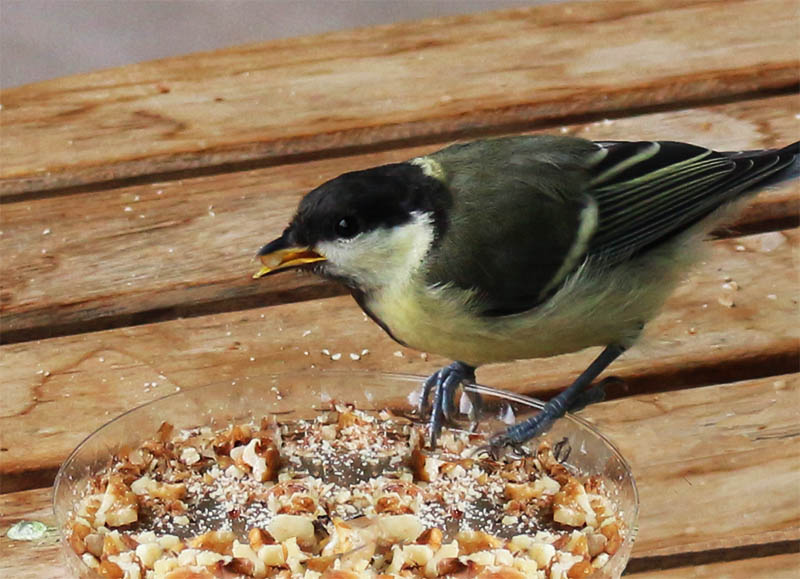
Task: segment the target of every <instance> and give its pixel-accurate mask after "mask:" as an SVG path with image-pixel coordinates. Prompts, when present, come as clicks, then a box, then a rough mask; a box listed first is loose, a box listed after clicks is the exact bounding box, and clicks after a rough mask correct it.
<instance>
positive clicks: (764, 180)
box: [723, 141, 800, 194]
mask: <svg viewBox="0 0 800 579" xmlns="http://www.w3.org/2000/svg"><path fill="white" fill-rule="evenodd" d="M723 154H724V155H725V156H727V157H728V158H730V159H732V160H734V161H736V164H737V165H740V164H742V163H744V164H745V165H748V167H747V170H746V175H747V177H746V179H744V180H743V181H742V182H740V184H739V185H740V187H739V188H737V189H738V192H739V193H740V194H744V193H748V192H751V191H756V190H761V189H764V188H767V187H773V186H775V185H779V184H780V183H784V182H786V181H791V180H792V179H797V178H798V177H800V141H797V142H795V143H792V144H791V145H788V146H786V147H783V148H782V149H761V150H758V151H738V152H735V153H734V152H728V153H723Z"/></svg>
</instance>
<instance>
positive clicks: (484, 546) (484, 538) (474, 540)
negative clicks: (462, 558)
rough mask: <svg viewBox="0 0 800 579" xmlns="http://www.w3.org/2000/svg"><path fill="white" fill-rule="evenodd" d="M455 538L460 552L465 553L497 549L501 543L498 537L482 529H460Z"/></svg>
mask: <svg viewBox="0 0 800 579" xmlns="http://www.w3.org/2000/svg"><path fill="white" fill-rule="evenodd" d="M456 540H457V541H458V545H459V547H460V549H461V552H462V553H464V554H467V555H469V554H471V553H475V552H477V551H488V550H491V549H499V548H500V546H501V545H502V542H501V541H500V539H498V538H497V537H493V536H492V535H489V534H488V533H484V532H483V531H461V532H460V533H459V534H458V535H457V536H456Z"/></svg>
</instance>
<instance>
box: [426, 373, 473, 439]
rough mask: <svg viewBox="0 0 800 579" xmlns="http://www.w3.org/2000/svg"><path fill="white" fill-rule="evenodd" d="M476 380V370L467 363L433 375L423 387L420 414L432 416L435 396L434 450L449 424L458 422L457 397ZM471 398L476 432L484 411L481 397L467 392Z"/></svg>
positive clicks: (432, 424) (432, 436)
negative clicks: (445, 425)
mask: <svg viewBox="0 0 800 579" xmlns="http://www.w3.org/2000/svg"><path fill="white" fill-rule="evenodd" d="M474 381H475V368H473V367H472V366H468V365H467V364H464V363H463V362H453V363H452V364H450V365H449V366H445V367H444V368H442V369H441V370H439V371H438V372H435V373H434V374H433V375H432V376H430V377H429V378H428V379H427V380H425V383H424V384H423V386H422V396H421V398H420V402H419V415H420V416H425V415H426V414H427V413H428V407H429V399H430V398H431V393H432V394H433V404H432V407H431V408H430V411H431V417H430V426H431V448H436V441H437V440H438V438H439V435H440V434H441V432H442V427H443V426H444V423H445V421H446V422H448V423H454V422H455V418H456V406H455V397H456V396H455V395H456V390H457V389H458V387H459V386H460V385H463V384H464V383H467V382H474ZM464 393H465V394H466V395H467V396H468V397H469V401H470V402H471V407H470V410H469V418H470V427H471V428H472V429H475V428H476V427H477V425H478V420H479V418H480V411H481V397H480V395H479V394H478V393H477V392H472V391H469V390H466V389H465V390H464Z"/></svg>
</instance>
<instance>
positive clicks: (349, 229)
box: [335, 217, 358, 239]
mask: <svg viewBox="0 0 800 579" xmlns="http://www.w3.org/2000/svg"><path fill="white" fill-rule="evenodd" d="M335 230H336V235H338V236H339V237H343V238H345V239H349V238H351V237H355V235H356V234H357V233H358V222H357V221H356V220H355V219H354V218H353V217H342V218H341V219H340V220H339V222H338V223H337V224H336V227H335Z"/></svg>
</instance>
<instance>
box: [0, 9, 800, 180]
mask: <svg viewBox="0 0 800 579" xmlns="http://www.w3.org/2000/svg"><path fill="white" fill-rule="evenodd" d="M720 14H724V18H721V17H720ZM797 15H798V7H797V3H795V2H792V1H791V0H736V1H731V0H710V1H705V2H694V1H692V0H681V1H676V0H647V1H643V2H626V1H624V0H614V1H610V2H596V3H583V2H579V3H572V4H556V5H545V6H538V7H528V8H521V9H516V10H508V11H502V12H495V13H485V14H475V15H469V16H456V17H448V18H442V19H438V20H429V21H423V22H413V23H403V24H396V25H391V26H383V27H377V28H370V29H364V30H352V31H345V32H337V33H331V34H326V35H322V36H316V37H310V38H297V39H288V40H279V41H274V42H269V43H264V44H257V45H250V46H242V47H236V48H231V49H227V50H221V51H217V52H213V53H207V54H194V55H190V56H185V57H178V58H170V59H165V60H160V61H154V62H148V63H143V64H137V65H132V66H127V67H123V68H118V69H111V70H106V71H100V72H94V73H90V74H84V75H78V76H73V77H69V78H62V79H56V80H51V81H47V82H42V83H37V84H32V85H27V86H23V87H18V88H13V89H9V90H6V91H4V92H3V93H2V94H1V95H0V102H1V103H2V110H0V124H2V127H3V139H2V141H1V142H0V154H2V156H3V164H2V169H0V175H2V182H0V191H2V192H3V193H14V192H25V191H38V190H43V189H53V188H59V187H67V186H74V185H80V184H86V183H93V182H98V181H109V180H118V179H120V178H125V177H131V176H136V175H143V174H159V173H164V172H169V171H178V170H184V169H191V168H198V167H209V166H212V167H213V166H223V165H225V164H231V163H237V162H243V161H251V160H254V159H256V160H261V161H262V162H274V161H276V160H280V159H286V158H291V157H293V156H294V157H296V156H298V155H331V154H341V153H342V152H346V151H352V150H356V149H359V148H362V149H363V148H365V147H367V148H372V147H386V146H387V145H389V144H397V143H403V142H406V143H408V142H421V141H425V140H430V139H440V138H442V137H443V136H446V137H448V138H449V137H452V136H463V135H469V134H472V135H474V134H481V133H485V132H487V131H496V130H498V127H502V126H524V125H528V126H530V125H536V124H541V123H543V122H549V123H553V122H557V121H556V120H557V119H563V118H567V117H573V118H574V117H576V116H584V117H586V116H594V117H598V116H607V115H615V114H618V113H619V112H620V111H628V110H631V109H637V108H638V109H646V108H648V107H654V106H663V105H669V106H673V107H676V108H677V106H685V105H686V104H687V103H691V102H698V101H704V102H708V101H709V100H714V99H720V98H730V97H732V96H735V95H743V94H753V93H755V92H758V91H770V90H784V91H790V90H793V87H795V86H796V85H797V83H798V78H799V75H798V67H797V64H798V60H797V54H796V50H795V48H796V40H797V37H796V33H797V29H796V23H797ZM709 22H713V26H709ZM743 22H746V23H747V25H746V26H743V25H742V23H743ZM742 47H746V50H743V49H742ZM732 54H735V55H736V58H731V55H732Z"/></svg>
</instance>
